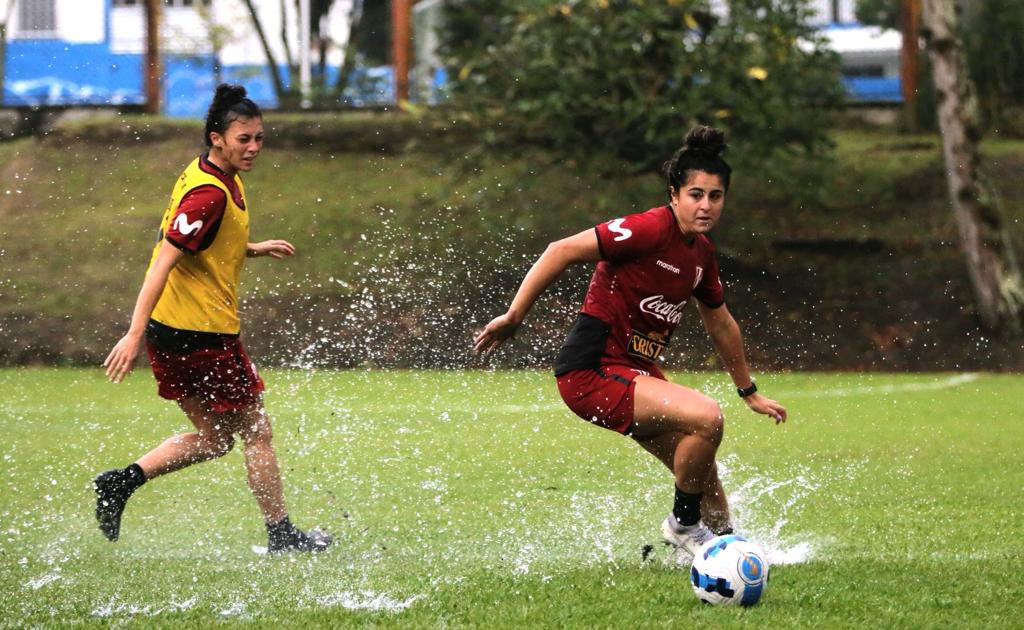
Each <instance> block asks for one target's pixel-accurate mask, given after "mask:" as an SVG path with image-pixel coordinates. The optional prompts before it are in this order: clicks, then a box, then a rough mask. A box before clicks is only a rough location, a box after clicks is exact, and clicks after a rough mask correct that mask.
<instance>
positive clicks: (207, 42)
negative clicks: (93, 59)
mask: <svg viewBox="0 0 1024 630" xmlns="http://www.w3.org/2000/svg"><path fill="white" fill-rule="evenodd" d="M60 1H61V2H66V3H75V2H79V3H80V4H82V5H86V4H90V5H92V4H100V6H101V8H100V9H99V13H100V14H101V18H100V33H101V35H102V28H103V26H102V5H103V0H60ZM254 4H255V5H256V12H257V14H258V15H259V18H260V22H261V24H262V25H263V32H264V34H265V35H266V37H267V41H268V43H269V44H270V49H271V51H272V53H273V55H274V58H275V59H276V60H277V62H278V63H284V62H285V55H284V44H282V42H281V22H282V18H281V2H280V0H256V1H255V2H254ZM284 5H285V16H284V17H285V21H286V24H287V33H288V45H289V46H290V47H291V51H292V57H293V60H294V61H295V63H298V54H299V53H298V48H299V43H298V40H299V31H298V15H297V12H296V10H295V3H294V2H292V1H291V0H288V1H286V2H285V3H284ZM350 8H351V2H350V0H337V1H336V2H335V3H334V6H333V7H332V8H331V11H330V13H329V14H328V15H327V16H326V18H325V20H324V28H323V32H324V34H326V35H327V36H328V37H329V38H330V40H331V41H332V42H333V43H334V45H332V46H331V47H330V48H329V51H328V63H329V64H331V65H338V64H340V63H341V61H342V53H343V51H344V46H345V43H346V41H347V38H348V16H349V11H350ZM110 18H111V24H110V35H111V48H112V49H113V50H114V51H115V52H120V53H141V52H142V51H143V50H144V47H145V13H144V9H143V8H142V7H141V6H131V7H114V8H113V9H112V13H111V16H110ZM58 19H60V16H58ZM211 26H212V28H215V29H216V33H217V36H218V37H219V39H220V41H221V50H220V59H221V63H223V64H225V65H249V64H256V65H259V64H263V63H265V62H266V55H265V54H264V52H263V46H262V45H261V44H260V40H259V37H258V36H257V35H256V29H255V27H254V26H253V23H252V18H251V17H250V15H249V10H248V9H247V8H246V6H245V4H244V3H243V2H242V1H241V0H214V2H212V3H211V6H210V7H209V8H208V9H206V10H197V9H195V8H185V7H164V11H163V24H162V26H161V33H160V34H161V38H162V43H163V46H164V50H165V51H167V52H172V53H183V54H188V53H192V54H208V53H210V52H212V50H213V46H212V44H211V38H210V32H211ZM316 58H317V57H316V54H315V53H314V55H313V59H314V63H315V60H316Z"/></svg>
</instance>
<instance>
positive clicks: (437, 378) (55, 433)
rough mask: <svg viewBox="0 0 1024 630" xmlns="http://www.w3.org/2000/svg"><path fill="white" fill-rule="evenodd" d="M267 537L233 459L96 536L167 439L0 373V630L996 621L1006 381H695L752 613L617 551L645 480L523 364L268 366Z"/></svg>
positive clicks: (193, 474) (663, 479) (131, 400)
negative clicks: (302, 532) (115, 500)
mask: <svg viewBox="0 0 1024 630" xmlns="http://www.w3.org/2000/svg"><path fill="white" fill-rule="evenodd" d="M264 378H265V379H266V381H267V385H268V393H267V398H266V400H267V407H268V409H269V410H270V413H271V414H272V416H273V420H274V426H275V441H276V445H277V449H278V454H279V457H280V459H281V462H282V468H283V470H284V475H285V488H286V495H287V498H288V503H289V507H290V512H291V515H292V519H293V521H295V522H296V523H297V524H299V525H300V526H304V527H309V526H313V525H318V526H321V527H324V528H326V529H328V530H330V531H332V532H333V533H334V534H335V535H336V538H337V541H336V544H335V546H334V547H333V548H332V549H331V550H330V551H328V552H326V553H324V554H321V555H319V556H315V557H308V556H290V557H266V556H261V555H258V554H256V553H254V551H253V549H252V547H253V546H254V545H265V544H266V540H265V533H264V529H263V526H262V523H261V519H260V516H259V513H258V511H257V509H256V505H255V502H254V501H253V500H252V499H251V497H250V495H249V493H248V489H247V487H246V484H245V475H244V467H243V461H242V455H241V453H240V449H237V448H236V450H235V451H234V452H232V453H230V454H228V455H227V456H225V457H224V458H223V459H221V460H218V461H214V462H208V463H205V464H200V465H197V466H194V467H192V468H190V469H187V470H185V471H182V472H178V473H175V474H173V475H170V476H167V477H163V478H159V479H157V480H154V481H152V482H150V483H149V484H147V485H146V486H145V487H143V488H142V489H141V490H140V491H139V492H138V493H136V495H135V496H134V497H133V498H132V500H131V501H130V502H129V504H128V510H127V512H126V515H125V519H124V523H123V529H122V537H121V540H120V541H119V542H117V543H114V544H111V543H108V542H106V540H105V539H103V537H102V536H101V535H100V533H99V531H98V530H97V529H96V527H95V523H94V521H93V516H92V511H93V507H94V499H93V494H92V489H91V485H90V480H91V479H92V477H93V476H94V475H95V474H96V473H97V472H99V471H101V470H104V469H107V468H112V467H114V466H124V465H126V464H128V463H130V462H131V461H133V460H134V459H135V458H136V457H137V456H139V455H140V454H141V453H143V452H144V451H145V450H148V448H150V447H152V446H154V445H156V444H157V443H158V442H159V441H160V440H162V439H163V438H165V437H167V436H169V435H171V434H173V433H176V432H180V431H182V430H183V429H185V426H184V421H185V420H184V416H183V415H182V414H181V413H180V412H178V411H177V410H176V407H175V406H174V405H173V404H172V403H168V402H167V401H163V400H161V399H159V398H157V396H156V394H155V385H154V383H153V380H152V377H151V376H150V375H149V373H148V370H144V369H143V370H140V371H138V372H137V373H135V374H133V375H132V376H131V377H130V378H129V380H128V382H127V383H126V384H123V385H118V386H115V385H110V384H107V383H105V382H104V380H103V378H102V374H101V371H100V370H99V369H8V370H2V371H0V429H2V431H3V436H4V438H3V442H2V446H0V462H2V468H0V471H2V472H0V597H2V599H3V601H4V602H5V604H4V608H5V614H4V615H3V617H2V620H0V625H3V626H25V625H37V624H43V625H66V624H76V625H80V624H84V625H87V626H91V625H96V626H100V625H102V626H106V625H110V624H115V625H122V624H125V623H127V624H131V625H136V624H137V625H140V626H147V627H148V626H172V625H173V626H176V627H181V626H185V627H189V626H191V627H207V626H209V625H210V624H211V623H227V624H230V625H235V624H259V625H265V626H286V627H292V626H310V625H321V626H335V627H336V626H342V625H344V626H352V625H386V626H389V625H414V626H432V627H436V626H442V625H456V626H467V625H468V626H499V627H513V626H522V625H530V626H547V627H554V626H576V627H581V626H621V627H647V626H657V627H667V626H676V627H678V626H680V625H691V626H692V625H695V624H696V625H701V626H710V627H715V628H724V627H749V626H751V625H760V626H769V627H807V628H821V627H866V626H872V627H879V626H881V627H886V626H888V627H907V628H920V627H951V626H960V627H1015V626H1016V627H1019V625H1020V623H1021V621H1020V602H1021V601H1024V583H1022V582H1021V581H1020V580H1019V579H1018V577H1019V576H1020V575H1021V574H1022V573H1024V542H1022V541H1024V514H1022V510H1024V507H1022V506H1024V503H1022V502H1021V488H1022V487H1024V467H1022V466H1021V465H1020V453H1021V452H1022V451H1024V422H1022V420H1024V414H1022V412H1021V406H1020V400H1021V399H1022V398H1024V377H1022V376H1018V375H990V374H925V375H912V376H911V375H894V374H871V375H862V374H786V375H762V376H760V377H759V379H758V382H759V385H760V386H761V388H762V390H763V391H764V392H765V393H766V394H767V395H769V396H771V397H774V398H777V399H778V400H780V401H781V402H783V403H784V404H786V405H787V406H788V407H789V411H790V416H791V420H790V422H789V423H788V424H786V425H784V426H782V427H776V426H775V425H774V424H772V423H771V422H769V421H767V420H766V419H764V418H763V417H761V416H756V415H754V414H753V413H751V412H749V411H747V410H746V408H745V407H744V406H743V405H742V403H741V402H740V401H739V400H738V399H737V398H736V396H735V393H734V391H733V390H732V388H731V386H730V384H729V383H728V381H727V379H726V378H725V377H724V376H722V375H720V374H717V373H707V374H696V375H694V374H676V375H674V380H676V381H677V382H681V383H683V384H686V385H689V386H693V387H698V388H700V389H702V390H703V391H706V392H707V393H709V394H710V395H712V396H713V397H714V398H716V399H717V400H719V401H720V402H721V403H722V404H723V406H724V409H725V412H726V423H727V428H726V438H725V441H724V444H723V447H722V449H721V451H720V466H721V468H722V472H723V478H724V482H725V486H726V489H727V491H728V492H729V494H730V498H731V500H732V505H733V507H734V510H735V515H736V522H737V525H738V529H739V530H740V531H741V532H743V533H746V534H747V535H748V536H749V537H751V538H753V539H754V540H756V541H758V542H760V543H761V544H762V545H763V546H764V547H765V548H766V549H767V551H768V554H769V558H770V560H772V561H773V569H772V579H771V582H770V585H769V587H768V589H767V591H766V594H765V597H764V599H763V600H762V602H761V604H760V605H759V606H757V607H755V608H752V609H749V610H738V609H720V608H712V607H706V606H701V605H700V604H699V603H698V602H697V600H696V598H694V597H693V595H692V593H691V590H690V587H689V585H688V583H687V569H688V567H686V566H679V565H678V563H677V562H675V559H674V558H672V557H671V556H668V555H667V554H666V553H665V552H664V551H662V550H660V549H659V550H658V552H656V553H655V554H654V557H653V558H652V559H649V560H648V561H646V562H643V561H642V560H641V548H642V547H643V545H644V544H646V543H649V542H654V541H655V540H657V537H658V526H659V524H660V521H661V519H662V518H663V517H664V515H665V514H666V513H667V512H668V511H669V509H670V507H671V501H672V482H671V478H670V477H669V474H668V472H667V471H666V470H663V469H662V468H661V467H660V464H657V463H656V462H655V460H654V459H653V458H651V457H650V456H648V455H646V454H645V453H643V452H642V451H641V449H639V447H637V446H636V445H634V444H632V443H631V442H630V441H629V440H627V439H623V438H621V437H619V436H617V435H615V434H613V433H611V432H608V431H604V430H601V429H597V428H594V427H591V426H588V425H587V424H585V423H584V422H583V421H581V420H579V419H577V418H576V417H575V416H574V415H572V413H571V412H569V411H568V410H567V409H565V408H564V407H563V406H562V405H561V402H560V400H559V399H558V395H557V391H556V390H555V387H554V380H553V379H552V378H551V377H550V376H549V375H548V374H546V373H541V372H512V371H508V372H501V371H499V372H487V371H477V372H462V371H440V372H415V371H409V372H381V371H301V370H276V371H275V370H268V371H267V372H266V373H265V374H264Z"/></svg>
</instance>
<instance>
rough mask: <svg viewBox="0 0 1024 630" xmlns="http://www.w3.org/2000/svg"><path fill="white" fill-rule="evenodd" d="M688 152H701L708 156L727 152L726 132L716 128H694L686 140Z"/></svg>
mask: <svg viewBox="0 0 1024 630" xmlns="http://www.w3.org/2000/svg"><path fill="white" fill-rule="evenodd" d="M684 144H685V145H686V146H685V148H686V150H687V151H700V152H701V153H707V154H708V155H719V154H721V153H722V151H724V150H725V147H726V144H725V132H724V131H722V130H721V129H715V128H714V127H694V128H693V129H691V130H690V131H689V132H688V133H687V134H686V140H684Z"/></svg>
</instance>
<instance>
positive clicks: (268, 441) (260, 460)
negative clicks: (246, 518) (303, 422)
mask: <svg viewBox="0 0 1024 630" xmlns="http://www.w3.org/2000/svg"><path fill="white" fill-rule="evenodd" d="M236 426H237V428H238V436H239V437H240V438H242V441H243V442H244V443H245V469H246V473H247V477H248V481H249V489H250V490H252V494H253V496H255V497H256V502H257V503H258V504H259V506H260V511H261V512H263V518H264V519H265V520H266V521H267V523H277V522H278V521H280V520H281V519H283V518H284V517H286V516H288V511H287V510H286V509H285V505H284V488H283V486H282V484H281V468H280V466H278V464H277V455H276V454H275V453H274V445H273V443H272V438H273V432H272V430H271V428H270V418H269V417H268V416H267V412H266V410H265V409H264V408H263V404H262V403H259V404H256V405H253V406H252V407H249V408H248V409H246V410H244V411H241V412H239V413H238V414H237V417H236Z"/></svg>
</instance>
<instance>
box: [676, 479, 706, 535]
mask: <svg viewBox="0 0 1024 630" xmlns="http://www.w3.org/2000/svg"><path fill="white" fill-rule="evenodd" d="M703 496H704V493H703V492H698V493H696V494H690V493H689V492H683V491H682V490H680V489H679V488H678V487H677V488H676V503H675V505H674V506H672V514H673V515H674V516H675V517H676V521H677V522H678V523H679V524H680V525H683V526H687V525H696V524H697V521H699V520H700V499H701V497H703Z"/></svg>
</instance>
